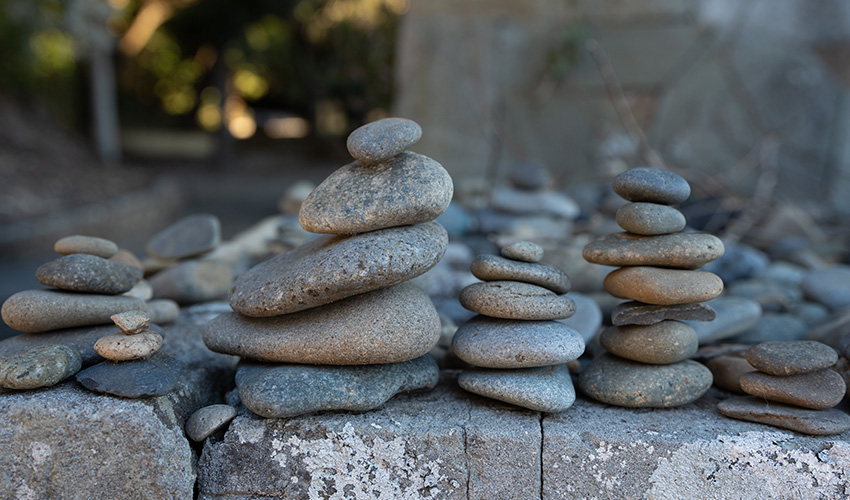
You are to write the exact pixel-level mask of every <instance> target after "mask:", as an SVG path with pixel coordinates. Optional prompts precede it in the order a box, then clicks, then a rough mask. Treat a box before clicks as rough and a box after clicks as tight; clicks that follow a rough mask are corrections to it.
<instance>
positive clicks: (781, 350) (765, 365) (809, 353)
mask: <svg viewBox="0 0 850 500" xmlns="http://www.w3.org/2000/svg"><path fill="white" fill-rule="evenodd" d="M746 356H747V361H749V362H750V364H751V365H753V366H754V367H756V368H757V369H758V370H759V371H762V372H764V373H767V374H770V375H779V376H782V375H796V374H799V373H808V372H813V371H816V370H821V369H823V368H829V367H830V366H832V365H834V364H835V363H837V362H838V353H837V352H835V349H833V348H832V347H829V346H828V345H826V344H823V343H821V342H817V341H814V340H797V341H791V342H762V343H761V344H757V345H754V346H752V347H751V348H750V349H749V350H748V351H747V354H746Z"/></svg>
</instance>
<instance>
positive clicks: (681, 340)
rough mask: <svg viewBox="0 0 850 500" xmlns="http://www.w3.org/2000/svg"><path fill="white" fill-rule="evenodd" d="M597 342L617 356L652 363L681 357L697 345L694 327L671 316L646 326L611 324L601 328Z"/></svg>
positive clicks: (685, 355) (682, 358)
mask: <svg viewBox="0 0 850 500" xmlns="http://www.w3.org/2000/svg"><path fill="white" fill-rule="evenodd" d="M599 342H600V343H601V344H602V347H604V348H605V350H607V351H608V352H610V353H612V354H616V355H617V356H620V357H621V358H626V359H631V360H632V361H639V362H641V363H649V364H653V365H666V364H670V363H678V362H679V361H684V360H686V359H688V358H690V357H691V356H693V355H694V354H696V353H697V349H698V348H699V343H698V341H697V334H696V332H694V329H693V328H691V327H690V326H688V325H686V324H685V323H682V322H680V321H672V320H667V321H662V322H660V323H656V324H654V325H649V326H642V325H630V326H612V327H610V328H606V329H605V330H603V331H602V334H601V335H600V336H599Z"/></svg>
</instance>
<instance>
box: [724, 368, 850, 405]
mask: <svg viewBox="0 0 850 500" xmlns="http://www.w3.org/2000/svg"><path fill="white" fill-rule="evenodd" d="M740 382H741V389H742V390H743V391H744V392H746V393H747V394H750V395H753V396H756V397H759V398H763V399H767V400H770V401H776V402H777V403H784V404H789V405H795V406H801V407H803V408H809V409H812V410H825V409H827V408H832V407H833V406H835V405H837V404H838V403H840V402H841V400H842V399H843V398H844V393H845V392H846V390H847V386H846V384H845V383H844V378H843V377H841V375H839V374H838V372H836V371H834V370H830V369H828V368H824V369H823V370H818V371H815V372H808V373H801V374H799V375H786V376H784V377H777V376H775V375H768V374H766V373H761V372H751V373H747V374H745V375H742V376H741V379H740Z"/></svg>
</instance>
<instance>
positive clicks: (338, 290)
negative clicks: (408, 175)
mask: <svg viewBox="0 0 850 500" xmlns="http://www.w3.org/2000/svg"><path fill="white" fill-rule="evenodd" d="M448 244H449V239H448V234H447V233H446V230H445V229H443V226H441V225H440V224H438V223H436V222H426V223H424V224H417V225H415V226H405V227H394V228H389V229H379V230H378V231H372V232H369V233H363V234H358V235H355V236H331V235H328V236H320V237H318V238H315V239H313V240H312V241H310V242H309V243H307V244H305V245H302V246H300V247H298V248H295V249H293V250H291V251H289V252H286V253H283V254H280V255H278V256H276V257H273V258H271V259H269V260H267V261H265V262H263V263H261V264H259V265H257V266H254V267H253V268H251V269H249V270H248V271H246V272H245V273H243V274H242V275H241V276H239V278H237V279H236V281H235V282H234V284H233V288H231V291H230V306H231V307H232V308H233V310H234V311H236V312H238V313H241V314H244V315H246V316H255V317H266V316H277V315H279V314H288V313H293V312H296V311H302V310H304V309H309V308H311V307H316V306H320V305H322V304H327V303H330V302H333V301H335V300H339V299H342V298H345V297H350V296H352V295H357V294H359V293H365V292H369V291H372V290H376V289H378V288H384V287H388V286H390V285H394V284H396V283H401V282H402V281H407V280H409V279H412V278H415V277H416V276H419V275H420V274H423V273H425V272H426V271H428V270H429V269H431V268H432V267H434V265H436V264H437V262H439V260H440V259H441V258H442V257H443V254H444V253H445V252H446V247H448Z"/></svg>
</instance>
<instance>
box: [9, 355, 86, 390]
mask: <svg viewBox="0 0 850 500" xmlns="http://www.w3.org/2000/svg"><path fill="white" fill-rule="evenodd" d="M81 367H82V360H81V359H80V355H79V354H78V353H77V351H76V350H74V349H72V348H70V347H68V346H64V345H56V344H54V345H43V346H37V347H32V348H30V349H28V350H26V351H24V352H21V353H18V354H15V355H13V356H9V357H4V358H0V387H3V388H5V389H37V388H39V387H49V386H51V385H55V384H58V383H59V382H61V381H62V380H65V379H66V378H68V377H70V376H71V375H73V374H75V373H77V372H78V371H80V368H81Z"/></svg>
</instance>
